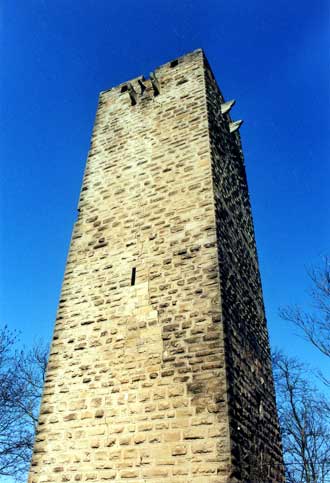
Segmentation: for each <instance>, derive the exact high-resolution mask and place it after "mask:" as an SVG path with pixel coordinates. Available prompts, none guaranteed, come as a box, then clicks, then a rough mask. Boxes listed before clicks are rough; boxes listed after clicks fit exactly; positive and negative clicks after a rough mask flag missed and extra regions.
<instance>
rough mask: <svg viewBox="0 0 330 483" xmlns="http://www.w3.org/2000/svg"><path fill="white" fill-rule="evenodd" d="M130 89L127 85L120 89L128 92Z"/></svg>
mask: <svg viewBox="0 0 330 483" xmlns="http://www.w3.org/2000/svg"><path fill="white" fill-rule="evenodd" d="M127 90H128V87H127V86H126V85H125V86H123V87H122V88H121V89H120V92H126V91H127Z"/></svg>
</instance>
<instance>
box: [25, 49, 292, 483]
mask: <svg viewBox="0 0 330 483" xmlns="http://www.w3.org/2000/svg"><path fill="white" fill-rule="evenodd" d="M173 64H175V62H174V63H168V64H165V65H164V66H162V67H160V68H158V69H156V71H155V73H156V77H157V79H158V83H159V86H158V87H159V89H160V93H159V95H155V91H154V88H153V86H152V83H151V81H150V80H146V81H144V80H143V85H144V86H145V88H146V89H144V88H143V89H141V85H140V84H139V80H140V81H142V77H139V78H136V79H133V80H132V81H130V82H131V86H132V87H133V89H134V91H132V88H131V86H130V85H128V89H126V86H127V84H122V85H120V86H118V87H116V88H113V89H111V90H109V91H105V92H102V93H101V95H100V100H99V106H98V110H97V116H96V121H95V126H94V131H93V137H92V144H91V148H90V152H89V156H88V161H87V167H86V172H85V175H84V181H83V186H82V191H81V197H80V202H79V216H78V220H77V222H76V224H75V226H74V230H73V235H72V240H71V246H70V252H69V256H68V260H67V265H66V272H65V276H64V282H63V287H62V294H61V299H60V303H59V309H58V315H57V320H56V327H55V331H54V339H53V343H52V349H51V356H50V361H49V365H48V372H47V379H46V383H45V389H44V395H43V401H42V407H41V414H40V418H39V426H38V432H37V437H36V442H35V447H34V455H33V460H32V465H31V471H30V476H29V483H46V482H47V483H59V482H80V481H81V482H90V481H95V482H103V481H115V482H118V483H123V482H126V483H127V482H133V481H134V482H135V483H146V482H150V483H160V482H164V483H170V482H171V483H190V482H192V483H225V482H233V483H234V482H252V481H256V482H262V483H265V482H270V483H280V482H283V481H284V479H283V472H282V466H281V463H282V460H281V452H280V442H279V432H278V425H277V419H276V416H275V414H276V408H275V402H274V391H273V383H272V375H271V366H270V358H269V347H268V337H267V329H266V323H265V316H264V308H263V301H262V293H261V286H260V278H259V270H258V264H257V256H256V249H255V242H254V234H253V225H252V218H251V210H250V205H249V199H248V191H247V184H246V178H245V171H244V166H243V158H242V153H241V148H240V140H239V134H238V133H237V132H236V133H229V122H231V119H230V116H229V114H225V115H221V113H220V103H221V102H222V101H223V99H222V96H221V94H220V92H219V90H218V88H217V86H216V83H215V81H214V79H213V75H212V73H211V70H210V68H209V67H208V64H207V61H206V59H205V57H204V55H203V52H202V51H201V50H198V51H195V52H193V53H191V54H188V55H186V56H184V57H182V58H180V59H178V63H177V65H173ZM141 90H143V93H141ZM156 93H157V91H156ZM132 103H133V104H135V105H132ZM133 269H135V270H134V272H135V273H133ZM134 278H135V280H134ZM132 282H133V283H134V284H133V285H132Z"/></svg>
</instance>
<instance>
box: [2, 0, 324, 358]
mask: <svg viewBox="0 0 330 483" xmlns="http://www.w3.org/2000/svg"><path fill="white" fill-rule="evenodd" d="M327 4H328V2H327V1H326V0H317V1H315V2H310V1H307V0H299V1H298V0H291V1H290V2H288V1H287V0H285V1H283V0H277V1H276V2H265V1H261V0H260V1H256V0H249V1H248V2H244V1H242V0H230V1H229V0H228V1H226V2H225V1H222V0H204V1H197V0H192V1H191V0H190V1H186V0H176V1H173V0H158V1H157V2H156V1H150V0H140V1H139V2H136V1H134V2H133V1H130V0H125V1H124V0H117V1H109V0H79V1H78V0H76V1H74V0H56V1H55V0H54V1H49V0H15V1H12V0H2V2H1V6H0V59H1V71H2V74H1V81H0V82H1V83H0V108H1V129H0V148H1V168H0V169H1V173H0V190H1V206H0V216H1V234H0V236H1V238H0V244H1V246H0V252H1V254H0V257H1V258H0V264H1V279H0V288H1V314H0V322H1V323H6V324H8V325H9V327H11V328H12V329H17V330H19V331H20V332H21V340H22V342H24V343H26V344H30V343H31V342H32V341H33V340H35V339H38V338H39V337H43V338H44V339H49V338H50V337H51V333H52V329H53V322H54V319H55V312H56V308H57V302H58V299H59V292H60V287H61V282H62V277H63V272H64V266H65V259H66V254H67V251H68V245H69V241H70V235H71V230H72V225H73V222H74V220H75V217H76V206H77V201H78V196H79V190H80V184H81V181H82V175H83V169H84V165H85V161H86V156H87V152H88V147H89V142H90V135H91V130H92V126H93V121H94V115H95V109H96V103H97V98H98V93H99V91H101V90H105V89H108V88H110V87H112V86H114V85H116V84H118V83H120V82H124V81H125V80H128V79H130V78H132V77H135V76H137V75H140V74H145V75H147V74H148V73H149V72H150V71H151V70H153V69H154V68H155V67H157V66H158V65H160V64H162V63H165V62H167V61H169V60H172V59H175V58H176V57H178V56H179V55H182V54H184V53H186V52H189V51H192V50H194V49H196V48H199V47H202V48H203V49H204V50H205V52H206V55H207V57H208V59H209V61H210V64H211V66H212V68H213V71H214V73H215V76H216V78H217V80H218V83H219V85H220V88H221V89H222V91H223V93H224V95H225V97H226V98H227V99H231V98H235V99H236V100H237V104H236V106H235V108H234V110H233V116H234V117H235V118H236V119H240V118H242V119H244V120H245V124H244V125H243V127H242V128H241V135H242V141H243V148H244V153H245V158H246V166H247V174H248V181H249V186H250V195H251V201H252V208H253V214H254V221H255V229H256V237H257V245H258V252H259V259H260V268H261V274H262V281H263V288H264V295H265V304H266V310H267V316H268V321H269V329H270V334H271V342H272V344H273V345H277V346H281V347H283V348H284V349H285V350H287V351H288V352H289V353H290V354H292V355H299V356H300V357H302V358H303V359H305V360H307V361H310V362H312V363H314V364H321V365H322V364H324V363H325V361H324V360H323V359H322V357H321V356H318V355H316V354H315V353H314V352H313V351H312V349H311V348H310V347H309V346H308V345H306V344H305V343H304V342H303V341H302V340H301V339H299V338H296V337H295V336H294V332H295V331H294V329H293V328H292V327H290V326H288V325H287V324H286V323H285V322H283V321H281V320H280V319H279V317H278V307H279V306H280V305H284V304H290V303H295V302H296V303H300V304H303V305H305V304H307V300H308V299H307V294H306V289H307V287H308V279H307V276H306V273H305V267H306V266H308V265H310V264H311V263H315V262H317V261H319V260H320V257H322V256H323V255H325V254H326V253H328V254H329V253H330V229H329V215H330V213H329V195H328V184H329V178H330V163H329V152H330V149H329V148H330V146H329V144H330V142H329V139H330V136H329V131H330V124H329V114H330V113H329V107H330V106H329V71H328V69H329V52H330V45H329V44H330V42H329V36H330V33H329V32H330V29H329V17H330V16H329V7H328V5H327Z"/></svg>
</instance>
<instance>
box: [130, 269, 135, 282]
mask: <svg viewBox="0 0 330 483" xmlns="http://www.w3.org/2000/svg"><path fill="white" fill-rule="evenodd" d="M135 279H136V268H135V267H133V268H132V275H131V285H135Z"/></svg>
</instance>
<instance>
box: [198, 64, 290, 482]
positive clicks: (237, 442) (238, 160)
mask: <svg viewBox="0 0 330 483" xmlns="http://www.w3.org/2000/svg"><path fill="white" fill-rule="evenodd" d="M205 62H206V70H205V74H206V85H207V101H208V113H209V123H210V141H211V151H212V172H213V184H214V192H215V205H216V218H217V241H218V257H219V270H220V280H221V282H220V285H221V298H222V317H223V324H224V332H225V354H226V366H227V378H228V396H229V416H230V418H229V420H230V433H231V444H232V458H233V473H232V474H233V476H236V478H237V480H238V481H239V482H247V483H250V482H256V483H268V482H271V483H273V482H282V481H284V476H283V474H284V473H283V461H282V453H281V440H280V434H279V426H278V421H277V417H276V403H275V395H274V387H273V379H272V367H271V358H270V349H269V343H268V333H267V326H266V318H265V311H264V304H263V296H262V289H261V282H260V274H259V267H258V259H257V253H256V245H255V238H254V229H253V222H252V215H251V207H250V202H249V194H248V187H247V180H246V173H245V167H244V160H243V154H242V149H241V142H240V136H239V132H238V131H236V132H233V133H230V130H229V123H230V122H231V118H230V114H229V113H228V114H224V115H222V114H221V112H220V109H219V106H220V105H221V103H223V102H224V99H223V97H222V94H221V92H220V91H219V89H218V86H217V84H216V81H215V79H214V77H213V74H212V71H211V69H210V67H209V65H208V63H207V61H205Z"/></svg>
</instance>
